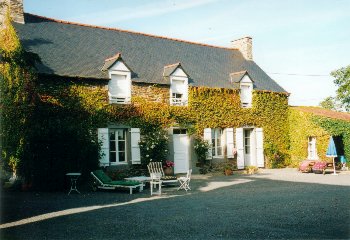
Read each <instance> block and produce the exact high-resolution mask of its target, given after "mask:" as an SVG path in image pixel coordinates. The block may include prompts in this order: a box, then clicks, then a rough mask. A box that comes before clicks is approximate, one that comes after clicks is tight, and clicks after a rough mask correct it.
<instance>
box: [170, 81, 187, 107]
mask: <svg viewBox="0 0 350 240" xmlns="http://www.w3.org/2000/svg"><path fill="white" fill-rule="evenodd" d="M187 91H188V87H187V81H186V80H182V79H174V78H172V79H171V86H170V94H171V95H170V96H171V97H170V105H176V106H183V105H187Z"/></svg>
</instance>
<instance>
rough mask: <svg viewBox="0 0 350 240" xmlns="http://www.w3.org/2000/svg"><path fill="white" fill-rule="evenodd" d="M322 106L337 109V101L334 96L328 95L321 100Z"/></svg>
mask: <svg viewBox="0 0 350 240" xmlns="http://www.w3.org/2000/svg"><path fill="white" fill-rule="evenodd" d="M319 105H320V107H322V108H325V109H329V110H336V107H335V106H336V103H335V98H334V97H326V98H325V99H324V100H323V101H322V102H320V104H319Z"/></svg>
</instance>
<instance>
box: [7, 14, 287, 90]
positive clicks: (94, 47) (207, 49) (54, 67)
mask: <svg viewBox="0 0 350 240" xmlns="http://www.w3.org/2000/svg"><path fill="white" fill-rule="evenodd" d="M25 22H26V23H25V24H18V23H14V26H15V28H16V30H17V32H18V33H19V37H20V39H21V42H22V44H23V46H24V48H25V49H26V50H27V51H30V52H33V53H36V54H38V55H39V57H40V58H41V61H42V63H41V64H38V66H37V67H38V70H39V73H43V74H52V75H59V76H69V77H81V78H93V79H108V74H107V72H106V71H101V69H102V67H103V65H104V63H105V59H106V58H108V57H109V56H113V55H114V54H115V53H117V52H118V53H121V54H122V55H123V60H124V62H125V63H126V64H127V65H128V66H129V67H130V68H131V69H132V70H133V76H132V81H135V82H145V83H158V84H169V80H167V79H166V78H164V76H163V72H164V66H166V65H169V64H173V63H176V62H181V65H182V66H183V68H184V69H186V73H187V74H188V75H189V76H190V80H189V84H190V85H192V86H207V87H220V88H234V86H233V84H232V83H231V79H230V73H233V72H240V71H248V73H249V76H250V77H251V78H252V80H253V81H254V88H255V89H259V90H268V91H274V92H286V91H285V90H284V89H283V88H282V87H281V86H279V85H278V84H277V83H276V82H275V81H274V80H272V79H271V78H270V77H269V76H268V75H267V74H266V73H265V72H264V71H263V70H262V69H261V68H260V67H259V66H258V65H257V64H256V63H255V62H254V61H247V60H245V59H244V58H243V56H242V54H241V53H240V52H239V51H238V50H237V49H230V48H225V47H217V46H210V45H206V44H200V43H192V42H187V41H182V40H177V39H171V38H165V37H159V36H153V35H147V34H144V33H137V32H131V31H125V30H120V29H112V28H104V27H97V26H91V25H83V24H77V23H71V22H66V21H60V20H55V19H49V18H45V17H41V16H36V15H32V14H27V13H26V14H25Z"/></svg>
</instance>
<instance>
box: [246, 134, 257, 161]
mask: <svg viewBox="0 0 350 240" xmlns="http://www.w3.org/2000/svg"><path fill="white" fill-rule="evenodd" d="M252 165H255V164H254V163H253V162H252V129H250V128H246V129H244V166H246V167H247V166H252Z"/></svg>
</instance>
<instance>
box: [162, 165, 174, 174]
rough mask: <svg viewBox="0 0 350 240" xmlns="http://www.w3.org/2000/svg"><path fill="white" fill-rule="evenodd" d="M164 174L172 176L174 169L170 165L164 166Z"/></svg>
mask: <svg viewBox="0 0 350 240" xmlns="http://www.w3.org/2000/svg"><path fill="white" fill-rule="evenodd" d="M164 174H165V176H174V169H173V168H172V167H168V168H164Z"/></svg>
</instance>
